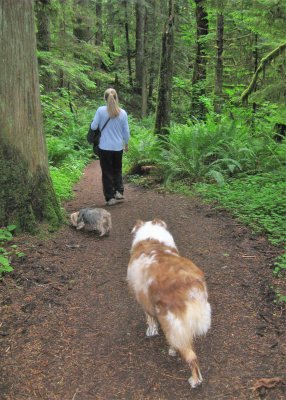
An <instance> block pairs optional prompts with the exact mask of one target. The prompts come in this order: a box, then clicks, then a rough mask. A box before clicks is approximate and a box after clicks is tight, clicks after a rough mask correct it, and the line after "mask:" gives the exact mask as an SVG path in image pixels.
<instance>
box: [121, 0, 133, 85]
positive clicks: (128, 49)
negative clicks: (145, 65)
mask: <svg viewBox="0 0 286 400" xmlns="http://www.w3.org/2000/svg"><path fill="white" fill-rule="evenodd" d="M123 6H124V11H125V23H124V27H125V39H126V55H127V67H128V80H129V86H130V87H132V86H133V79H132V68H131V47H130V39H129V23H128V2H127V0H123Z"/></svg>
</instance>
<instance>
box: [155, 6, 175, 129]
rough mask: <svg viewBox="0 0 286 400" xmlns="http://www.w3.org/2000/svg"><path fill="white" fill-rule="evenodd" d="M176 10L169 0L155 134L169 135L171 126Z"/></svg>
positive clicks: (163, 40) (162, 51) (163, 39)
mask: <svg viewBox="0 0 286 400" xmlns="http://www.w3.org/2000/svg"><path fill="white" fill-rule="evenodd" d="M174 29H175V10H174V0H169V10H168V21H167V23H166V26H165V29H164V32H163V35H162V50H161V63H160V72H159V88H158V100H157V110H156V121H155V132H156V133H157V134H166V133H168V127H169V126H170V114H171V101H172V78H173V62H174V60H173V52H174Z"/></svg>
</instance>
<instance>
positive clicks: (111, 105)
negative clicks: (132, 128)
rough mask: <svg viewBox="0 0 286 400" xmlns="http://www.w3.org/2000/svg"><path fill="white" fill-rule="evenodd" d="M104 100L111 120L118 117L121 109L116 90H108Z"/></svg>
mask: <svg viewBox="0 0 286 400" xmlns="http://www.w3.org/2000/svg"><path fill="white" fill-rule="evenodd" d="M104 99H105V101H106V103H107V112H108V114H109V116H110V118H115V117H118V115H119V113H120V107H119V102H118V96H117V93H116V90H114V89H112V88H110V89H107V90H106V91H105V93H104Z"/></svg>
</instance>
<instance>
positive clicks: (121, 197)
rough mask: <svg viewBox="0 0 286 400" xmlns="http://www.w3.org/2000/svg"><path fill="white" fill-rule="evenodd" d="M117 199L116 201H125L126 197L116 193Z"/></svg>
mask: <svg viewBox="0 0 286 400" xmlns="http://www.w3.org/2000/svg"><path fill="white" fill-rule="evenodd" d="M115 199H116V200H123V199H124V196H123V194H121V193H119V192H116V193H115Z"/></svg>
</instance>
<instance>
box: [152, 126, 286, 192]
mask: <svg viewBox="0 0 286 400" xmlns="http://www.w3.org/2000/svg"><path fill="white" fill-rule="evenodd" d="M272 136H273V133H272V132H271V133H267V132H265V131H264V132H260V135H259V136H258V135H252V134H251V133H249V128H247V126H246V125H242V124H241V123H235V122H234V121H231V120H228V119H227V118H224V119H222V121H221V122H220V124H217V123H215V121H214V120H213V119H209V120H208V121H207V122H206V123H202V122H201V123H196V124H189V125H173V126H172V128H171V130H170V134H169V136H168V137H167V138H166V139H165V142H166V143H165V146H164V147H163V148H162V152H161V155H160V158H159V161H158V163H159V166H160V167H161V171H162V174H163V177H164V179H165V181H166V182H167V183H171V182H172V181H176V180H178V179H184V180H189V181H190V182H199V181H216V182H217V183H219V184H223V183H224V182H225V180H226V179H227V178H228V177H233V176H235V175H237V174H238V173H241V172H246V173H257V172H259V171H265V170H271V169H273V168H277V167H279V166H280V165H281V164H282V163H283V160H285V155H284V151H283V150H284V149H285V145H283V144H282V145H281V144H277V143H276V142H275V141H274V140H273V138H272ZM281 148H282V149H281Z"/></svg>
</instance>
